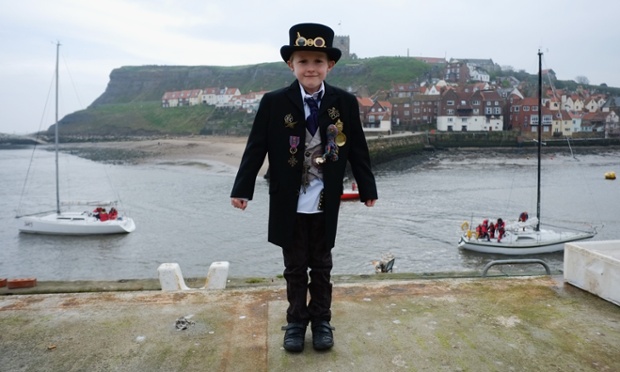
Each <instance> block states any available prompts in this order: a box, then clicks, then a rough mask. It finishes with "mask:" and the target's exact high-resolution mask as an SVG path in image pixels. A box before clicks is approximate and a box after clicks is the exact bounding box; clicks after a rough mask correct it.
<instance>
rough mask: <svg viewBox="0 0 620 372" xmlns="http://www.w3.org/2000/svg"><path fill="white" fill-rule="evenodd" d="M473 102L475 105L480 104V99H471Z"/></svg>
mask: <svg viewBox="0 0 620 372" xmlns="http://www.w3.org/2000/svg"><path fill="white" fill-rule="evenodd" d="M471 104H472V105H474V106H480V101H479V100H477V99H475V100H473V101H471Z"/></svg>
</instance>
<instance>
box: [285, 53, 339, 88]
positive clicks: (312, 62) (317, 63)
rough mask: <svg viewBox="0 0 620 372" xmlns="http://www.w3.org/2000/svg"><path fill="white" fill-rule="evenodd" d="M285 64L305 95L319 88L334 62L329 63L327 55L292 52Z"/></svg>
mask: <svg viewBox="0 0 620 372" xmlns="http://www.w3.org/2000/svg"><path fill="white" fill-rule="evenodd" d="M287 64H288V67H289V68H290V69H291V71H293V74H294V75H295V77H296V78H297V80H299V83H300V84H301V86H302V87H303V88H304V89H305V90H306V93H310V94H312V93H315V92H317V91H318V90H319V89H320V88H321V83H322V82H323V80H325V77H326V76H327V73H328V72H330V71H331V69H332V68H333V67H334V65H335V64H336V62H334V61H330V60H329V59H328V58H327V53H324V52H314V51H305V50H300V51H297V52H293V54H292V55H291V59H290V60H289V61H288V62H287Z"/></svg>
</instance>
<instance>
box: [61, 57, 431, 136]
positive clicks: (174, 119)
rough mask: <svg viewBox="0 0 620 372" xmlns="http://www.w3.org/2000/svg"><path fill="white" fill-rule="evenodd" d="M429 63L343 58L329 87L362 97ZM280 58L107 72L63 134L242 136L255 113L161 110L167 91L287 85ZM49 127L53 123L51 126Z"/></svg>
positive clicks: (424, 72)
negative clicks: (102, 83)
mask: <svg viewBox="0 0 620 372" xmlns="http://www.w3.org/2000/svg"><path fill="white" fill-rule="evenodd" d="M430 73H431V66H430V65H427V64H426V63H423V62H420V61H418V60H416V59H413V58H406V57H376V58H369V59H359V60H348V61H347V60H341V61H340V62H339V63H338V64H337V65H336V67H335V68H334V69H333V70H332V72H331V73H330V75H329V76H328V82H329V83H330V84H332V85H336V86H339V87H342V88H344V89H348V90H350V91H351V92H355V93H360V94H363V95H367V94H373V93H375V92H377V91H381V90H389V89H390V88H391V86H392V84H393V83H407V82H411V81H418V79H420V77H424V79H426V77H428V76H430V75H429V74H430ZM293 81H294V77H293V74H292V73H291V71H290V70H289V69H288V67H287V66H286V64H285V63H283V62H274V63H262V64H257V65H248V66H235V67H218V66H125V67H121V68H118V69H115V70H113V71H112V72H111V74H110V81H109V83H108V86H107V88H106V90H105V92H104V93H103V94H102V95H101V96H100V97H99V98H97V99H96V100H95V101H94V102H93V103H92V104H91V105H90V106H89V107H88V108H87V109H86V110H81V111H77V112H74V113H72V114H69V115H67V116H65V117H64V118H62V120H61V121H60V125H61V128H62V130H61V133H62V134H63V136H65V135H70V136H115V137H118V136H141V135H163V134H170V135H188V134H244V133H247V131H248V130H249V127H250V126H251V123H252V119H253V118H254V114H248V113H245V112H239V111H233V110H229V109H215V107H213V106H193V107H174V108H162V107H161V97H162V96H163V94H164V92H166V91H178V90H186V89H202V88H207V87H225V86H226V87H234V88H238V89H239V90H240V91H241V93H242V94H245V93H249V92H253V91H254V92H256V91H262V90H267V91H269V90H274V89H277V88H281V87H284V86H286V85H289V84H291V83H292V82H293ZM49 131H53V126H52V127H51V128H50V129H49Z"/></svg>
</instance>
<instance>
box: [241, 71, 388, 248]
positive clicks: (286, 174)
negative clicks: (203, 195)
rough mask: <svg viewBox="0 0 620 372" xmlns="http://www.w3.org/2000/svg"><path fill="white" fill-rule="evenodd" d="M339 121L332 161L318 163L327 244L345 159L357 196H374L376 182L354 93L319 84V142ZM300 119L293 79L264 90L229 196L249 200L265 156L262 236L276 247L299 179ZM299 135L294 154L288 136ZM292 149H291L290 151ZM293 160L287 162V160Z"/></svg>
mask: <svg viewBox="0 0 620 372" xmlns="http://www.w3.org/2000/svg"><path fill="white" fill-rule="evenodd" d="M337 120H340V121H341V122H342V124H343V130H342V133H344V134H345V135H346V138H347V139H346V143H345V144H344V145H342V146H340V148H339V153H338V157H339V158H338V160H337V161H335V162H334V161H331V160H328V161H327V162H326V163H324V164H323V182H324V185H325V186H324V195H323V206H324V207H323V208H324V209H323V213H325V223H326V234H327V239H326V241H327V244H328V245H329V248H332V247H333V246H334V244H335V240H336V230H337V225H338V211H339V208H340V196H341V195H342V192H343V178H344V174H345V169H346V164H347V161H348V162H349V163H350V165H351V170H352V172H353V176H354V177H355V181H356V182H357V185H358V188H359V193H360V201H362V202H364V201H366V200H370V199H377V186H376V184H375V178H374V176H373V174H372V171H371V165H370V157H369V154H368V145H367V143H366V138H365V136H364V132H363V130H362V124H361V122H360V116H359V105H358V102H357V99H356V98H355V96H354V95H352V94H350V93H347V92H345V91H344V90H342V89H339V88H336V87H332V86H330V85H328V84H326V83H325V92H324V95H323V97H322V99H321V106H320V109H319V127H320V131H321V140H322V143H323V145H324V144H325V143H327V141H326V135H325V132H326V128H327V126H328V125H330V124H335V123H336V121H337ZM305 127H306V120H305V114H304V106H303V102H302V98H301V91H300V87H299V83H298V82H297V81H295V82H293V84H291V86H289V87H287V88H283V89H280V90H277V91H273V92H269V93H267V94H265V96H264V97H263V99H262V100H261V102H260V105H259V108H258V112H257V113H256V117H255V119H254V124H253V126H252V130H251V132H250V136H249V138H248V142H247V145H246V148H245V151H244V153H243V157H242V159H241V165H240V166H239V171H238V173H237V177H236V179H235V183H234V185H233V188H232V192H231V197H234V198H246V199H248V200H251V199H252V197H253V194H254V186H255V183H256V178H257V176H258V172H259V170H260V168H261V167H262V165H263V162H264V160H265V155H267V156H268V160H269V177H270V178H269V179H270V181H269V182H270V183H269V196H270V197H269V233H268V240H269V241H270V242H271V243H273V244H276V245H278V246H280V247H283V248H286V247H290V246H291V244H292V241H293V224H294V222H295V215H296V213H297V199H298V197H299V190H300V187H301V182H302V171H303V160H304V151H305V144H306V143H305V138H306V128H305ZM295 137H298V138H299V142H300V143H299V145H298V147H297V152H296V153H295V154H292V153H291V143H290V141H291V138H295ZM293 152H294V151H293ZM292 158H293V159H294V161H291V159H292Z"/></svg>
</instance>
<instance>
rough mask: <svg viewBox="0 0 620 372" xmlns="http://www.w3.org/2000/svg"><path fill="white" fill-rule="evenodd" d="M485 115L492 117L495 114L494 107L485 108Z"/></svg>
mask: <svg viewBox="0 0 620 372" xmlns="http://www.w3.org/2000/svg"><path fill="white" fill-rule="evenodd" d="M484 114H485V115H492V114H493V107H485V108H484Z"/></svg>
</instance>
